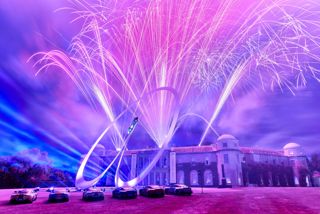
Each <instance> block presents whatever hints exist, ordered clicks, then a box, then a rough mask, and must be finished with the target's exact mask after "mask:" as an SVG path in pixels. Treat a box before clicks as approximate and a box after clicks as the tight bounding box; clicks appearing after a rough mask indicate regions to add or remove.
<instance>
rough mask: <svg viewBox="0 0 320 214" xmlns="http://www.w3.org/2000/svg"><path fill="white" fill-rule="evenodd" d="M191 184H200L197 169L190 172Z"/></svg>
mask: <svg viewBox="0 0 320 214" xmlns="http://www.w3.org/2000/svg"><path fill="white" fill-rule="evenodd" d="M190 184H191V185H199V181H198V172H197V171H196V170H192V171H191V172H190Z"/></svg>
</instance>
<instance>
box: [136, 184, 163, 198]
mask: <svg viewBox="0 0 320 214" xmlns="http://www.w3.org/2000/svg"><path fill="white" fill-rule="evenodd" d="M139 194H140V195H142V196H145V197H158V198H161V197H163V196H164V189H163V188H162V187H161V186H158V185H149V186H145V187H143V188H142V189H140V190H139Z"/></svg>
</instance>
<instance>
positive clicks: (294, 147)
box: [283, 143, 301, 149]
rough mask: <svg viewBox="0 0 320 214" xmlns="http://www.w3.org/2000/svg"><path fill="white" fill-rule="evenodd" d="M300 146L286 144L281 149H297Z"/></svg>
mask: <svg viewBox="0 0 320 214" xmlns="http://www.w3.org/2000/svg"><path fill="white" fill-rule="evenodd" d="M300 147H301V146H300V145H299V144H297V143H288V144H286V145H285V146H284V147H283V149H297V148H300Z"/></svg>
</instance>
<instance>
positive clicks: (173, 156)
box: [170, 152, 177, 183]
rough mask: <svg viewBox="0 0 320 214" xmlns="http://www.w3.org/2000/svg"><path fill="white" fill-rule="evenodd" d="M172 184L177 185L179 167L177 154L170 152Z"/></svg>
mask: <svg viewBox="0 0 320 214" xmlns="http://www.w3.org/2000/svg"><path fill="white" fill-rule="evenodd" d="M170 183H177V165H176V153H175V152H170Z"/></svg>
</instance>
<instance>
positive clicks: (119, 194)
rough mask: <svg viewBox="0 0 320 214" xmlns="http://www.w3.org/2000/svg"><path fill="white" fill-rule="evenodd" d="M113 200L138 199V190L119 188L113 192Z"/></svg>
mask: <svg viewBox="0 0 320 214" xmlns="http://www.w3.org/2000/svg"><path fill="white" fill-rule="evenodd" d="M112 197H113V198H119V199H129V198H136V197H137V190H136V189H135V188H133V187H118V188H116V189H114V190H113V191H112Z"/></svg>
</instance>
